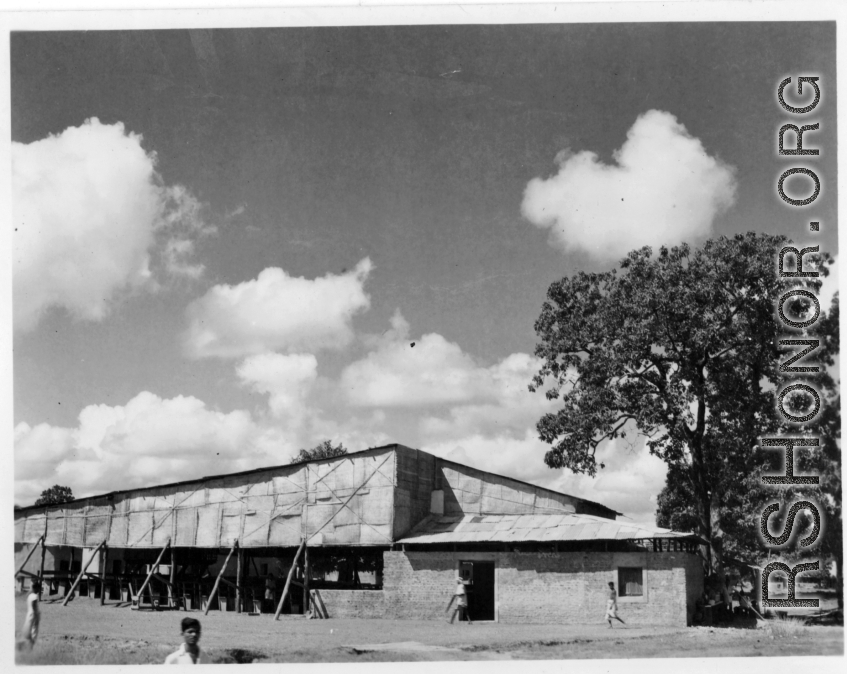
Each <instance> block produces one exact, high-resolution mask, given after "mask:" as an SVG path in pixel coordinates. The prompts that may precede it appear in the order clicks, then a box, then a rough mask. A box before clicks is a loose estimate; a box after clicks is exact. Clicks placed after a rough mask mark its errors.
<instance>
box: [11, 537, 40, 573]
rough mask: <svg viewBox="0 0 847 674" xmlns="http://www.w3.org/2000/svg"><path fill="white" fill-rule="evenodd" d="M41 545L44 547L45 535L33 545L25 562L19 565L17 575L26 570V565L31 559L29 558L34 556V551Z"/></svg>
mask: <svg viewBox="0 0 847 674" xmlns="http://www.w3.org/2000/svg"><path fill="white" fill-rule="evenodd" d="M39 545H40V546H41V547H42V548H43V547H44V536H42V537H41V538H39V539H38V540H37V541H36V542H35V545H33V546H32V550H30V551H29V554H28V555H27V556H26V559H25V560H24V563H23V564H21V565H20V566H19V567H18V570H17V571H15V575H16V576H17V575H18V574H19V573H20V572H21V571H23V570H24V567H25V566H26V563H27V562H28V561H29V558H30V557H32V555H33V553H34V552H35V551H36V550H38V546H39Z"/></svg>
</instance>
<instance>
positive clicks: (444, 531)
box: [398, 513, 697, 543]
mask: <svg viewBox="0 0 847 674" xmlns="http://www.w3.org/2000/svg"><path fill="white" fill-rule="evenodd" d="M650 538H676V539H697V536H696V535H694V534H690V533H681V532H678V531H671V530H670V529H660V528H658V527H648V526H644V525H641V524H630V523H627V522H618V521H616V520H609V519H606V518H604V517H596V516H594V515H582V514H576V513H569V514H564V515H465V516H446V515H430V516H429V517H427V518H426V519H425V520H423V521H422V522H421V523H420V524H419V525H417V526H416V527H415V528H413V529H412V530H411V531H410V532H409V533H408V534H407V535H406V536H405V537H404V538H402V539H401V540H400V541H398V542H399V543H489V542H490V543H498V542H499V543H517V542H521V541H551V542H552V541H588V540H595V541H597V540H607V541H608V540H643V539H650Z"/></svg>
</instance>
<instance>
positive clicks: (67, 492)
mask: <svg viewBox="0 0 847 674" xmlns="http://www.w3.org/2000/svg"><path fill="white" fill-rule="evenodd" d="M73 500H74V493H73V491H72V490H71V488H70V487H63V486H62V485H59V484H54V485H53V486H52V487H50V489H45V490H44V491H43V492H41V496H39V497H38V499H36V501H35V505H37V506H43V505H56V504H57V503H67V502H68V501H73Z"/></svg>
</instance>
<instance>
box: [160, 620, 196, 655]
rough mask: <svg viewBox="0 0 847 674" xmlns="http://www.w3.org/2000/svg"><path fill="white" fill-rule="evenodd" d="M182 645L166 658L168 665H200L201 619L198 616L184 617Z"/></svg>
mask: <svg viewBox="0 0 847 674" xmlns="http://www.w3.org/2000/svg"><path fill="white" fill-rule="evenodd" d="M181 626H182V642H183V643H182V645H181V646H180V647H179V650H177V651H176V652H175V653H171V654H170V655H169V656H168V657H167V658H166V659H165V664H166V665H199V664H200V646H198V645H197V642H198V641H200V621H199V620H197V619H196V618H183V619H182V625H181Z"/></svg>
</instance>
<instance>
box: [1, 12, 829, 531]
mask: <svg viewBox="0 0 847 674" xmlns="http://www.w3.org/2000/svg"><path fill="white" fill-rule="evenodd" d="M834 45H835V28H834V23H816V24H804V23H797V22H792V23H790V24H789V23H784V24H775V23H774V24H767V23H737V24H728V23H725V24H626V25H625V24H603V25H600V24H582V25H551V24H548V25H522V26H497V25H493V26H450V25H445V26H405V27H391V26H388V27H360V28H351V27H324V28H282V29H249V30H248V29H244V30H214V31H209V30H192V31H182V30H162V31H133V32H108V31H88V32H55V33H40V32H29V33H13V35H12V39H11V111H12V118H11V121H12V141H13V145H12V180H13V219H14V232H13V233H12V254H13V312H14V356H13V365H14V425H15V427H14V442H15V502H16V503H18V504H21V505H25V504H29V503H32V502H33V501H34V500H35V498H37V496H38V495H39V493H40V492H41V490H43V489H45V488H47V487H49V486H51V485H53V484H57V483H58V484H63V485H68V486H70V487H71V488H72V489H73V491H74V494H75V495H76V496H86V495H91V494H97V493H104V492H108V491H112V490H116V489H127V488H134V487H140V486H148V485H154V484H158V483H163V482H173V481H177V480H183V479H190V478H195V477H200V476H203V475H215V474H222V473H227V472H234V471H237V470H244V469H248V468H253V467H259V466H271V465H279V464H284V463H287V462H288V461H289V460H290V458H291V457H292V456H293V455H295V454H296V453H297V451H298V450H299V449H301V448H307V447H312V446H314V445H316V444H318V443H319V442H321V441H323V440H325V439H330V440H332V441H334V442H342V443H343V444H344V446H345V447H347V448H348V449H349V450H351V451H356V450H361V449H365V448H367V447H372V446H377V445H381V444H387V443H391V442H398V443H401V444H405V445H409V446H412V447H416V448H419V449H422V450H425V451H429V452H432V453H434V454H438V455H440V456H445V457H448V458H450V459H452V460H455V461H459V462H462V463H467V464H469V465H472V466H476V467H479V468H482V469H484V470H489V471H492V472H496V473H501V474H504V475H509V476H513V477H516V478H519V479H523V480H527V481H530V482H533V483H535V484H539V485H542V486H546V487H549V488H552V489H557V490H561V491H564V492H567V493H571V494H574V495H577V496H583V497H585V498H589V499H591V500H594V501H599V502H601V503H604V504H606V505H608V506H610V507H612V508H615V509H617V510H619V511H620V512H622V513H624V514H625V515H626V516H627V517H629V518H631V519H632V520H634V521H637V522H640V523H652V522H653V521H654V514H655V496H656V494H658V492H659V491H660V490H661V488H662V486H663V484H664V479H665V468H664V465H663V464H662V462H661V461H659V460H658V459H656V458H655V457H651V456H649V454H648V453H647V452H646V450H645V449H644V447H643V443H641V442H640V441H638V440H632V439H630V438H628V439H627V440H625V441H616V442H610V443H606V444H605V445H604V446H602V447H601V448H600V450H599V454H598V457H599V459H600V460H602V462H603V463H604V464H605V466H606V467H605V469H603V470H601V471H600V472H599V473H598V476H597V477H596V478H589V477H587V476H580V475H574V474H572V473H570V472H568V471H561V470H551V469H549V468H547V467H546V466H545V464H544V461H543V457H544V453H545V451H546V450H547V449H548V448H549V446H548V445H546V444H545V443H543V442H541V441H540V440H539V439H538V437H537V433H536V431H535V424H536V422H537V421H538V419H539V418H540V417H541V416H542V415H543V414H544V413H546V412H548V411H551V410H554V409H555V403H554V402H550V401H547V400H546V398H545V397H544V395H543V393H540V392H539V393H530V392H529V391H528V388H527V386H528V384H529V383H530V381H531V379H532V376H533V375H534V374H535V372H536V371H537V370H538V368H539V364H540V363H539V361H538V359H536V358H535V357H534V355H533V353H534V347H535V344H536V335H535V332H534V328H533V325H534V322H535V320H536V318H537V317H538V315H539V313H540V310H541V305H542V303H543V301H544V299H545V294H546V290H547V288H548V286H549V285H550V284H551V283H552V282H554V281H556V280H558V279H560V278H562V277H563V276H568V275H571V274H573V273H575V272H577V271H580V270H588V271H602V270H607V269H610V268H612V267H614V266H616V265H617V263H618V262H619V260H620V259H621V258H622V257H623V256H625V255H626V253H627V252H628V251H630V250H632V249H634V248H638V247H641V246H643V245H651V246H654V247H657V246H660V245H675V244H678V243H680V242H682V241H686V242H689V243H691V244H694V245H696V244H698V243H702V242H703V241H705V240H706V239H707V238H710V237H715V236H721V235H731V234H734V233H736V232H745V231H757V232H770V233H782V234H787V235H789V236H791V237H792V238H793V239H794V240H795V241H798V242H801V243H804V245H814V244H815V243H817V244H819V245H820V246H821V248H822V250H826V251H829V252H831V253H833V254H836V253H837V238H836V232H837V226H836V196H837V195H836V162H835V148H836V144H837V135H836V125H835V119H836V110H835V94H836V88H835V60H834ZM808 74H814V75H817V76H819V77H820V78H821V79H820V83H821V87H822V89H823V92H824V96H823V98H822V101H821V104H820V105H819V106H818V110H817V111H816V114H815V115H813V116H812V115H808V116H806V117H808V121H806V117H804V118H803V123H804V124H808V123H812V122H819V123H820V125H821V126H820V129H819V130H818V131H815V132H807V134H806V136H805V138H804V143H805V146H806V147H807V148H810V147H819V148H821V154H820V156H818V157H815V158H813V159H808V161H806V162H805V164H803V165H809V166H813V167H815V169H816V170H817V171H818V174H819V175H820V176H822V179H823V190H822V193H821V196H820V197H819V198H818V199H817V201H816V202H815V204H814V206H813V208H810V209H805V210H801V209H796V208H795V209H792V208H790V207H788V206H786V205H785V204H783V203H782V202H781V201H780V200H779V198H778V197H777V195H776V187H775V186H776V181H777V178H778V176H779V175H780V174H781V173H782V171H784V170H785V169H786V168H789V167H790V166H793V165H794V164H793V163H790V162H795V163H796V161H797V158H790V159H789V158H786V157H779V156H778V155H777V151H776V149H777V140H776V138H777V130H778V128H779V127H780V126H781V125H782V124H784V123H786V122H795V123H798V122H797V119H798V118H797V117H796V116H795V117H793V118H792V117H790V116H789V115H787V113H785V111H783V110H782V109H781V108H780V107H779V105H778V103H777V100H776V88H777V85H778V83H779V82H780V81H781V80H782V79H783V78H784V77H786V76H789V75H793V76H794V77H797V76H799V75H808ZM788 96H789V99H790V100H799V99H792V98H791V97H792V96H795V94H794V93H790V94H788ZM804 160H806V158H804ZM788 188H789V191H790V190H791V189H796V190H801V189H802V183H800V182H794V183H789V184H788ZM798 213H799V215H798ZM810 214H811V215H810ZM803 218H806V219H811V218H813V219H815V220H818V221H820V223H821V225H820V229H821V231H820V232H819V233H817V234H814V235H812V234H809V233H807V229H806V225H805V221H804V220H803ZM834 288H835V277H831V278H830V279H829V280H828V282H827V287H826V288H825V289H824V291H823V293H822V294H823V295H825V296H826V297H831V294H832V292H833V291H834Z"/></svg>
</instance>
